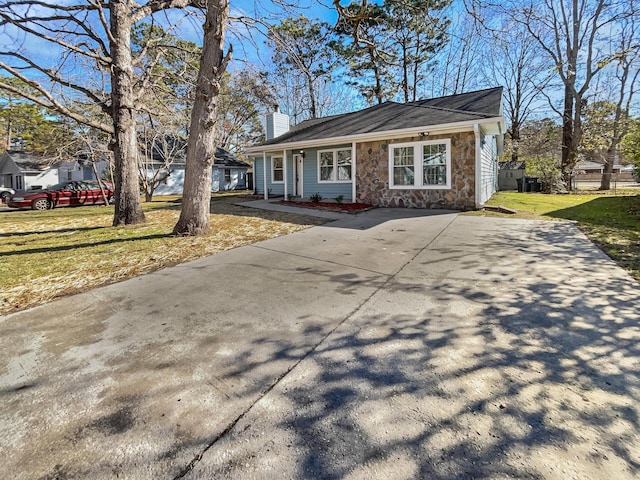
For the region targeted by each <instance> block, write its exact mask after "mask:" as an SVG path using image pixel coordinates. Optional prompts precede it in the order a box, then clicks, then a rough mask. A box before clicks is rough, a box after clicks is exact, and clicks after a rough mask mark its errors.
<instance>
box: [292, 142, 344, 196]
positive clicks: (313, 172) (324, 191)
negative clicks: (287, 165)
mask: <svg viewBox="0 0 640 480" xmlns="http://www.w3.org/2000/svg"><path fill="white" fill-rule="evenodd" d="M333 149H341V150H342V149H344V150H350V149H351V144H347V145H329V146H326V147H321V148H309V149H305V151H304V154H305V155H304V161H303V190H304V197H305V198H309V197H310V196H311V195H313V194H315V193H319V194H320V195H322V198H336V197H337V196H338V195H342V196H343V197H344V200H343V201H345V202H351V201H352V198H351V193H352V187H351V182H319V181H318V179H319V169H318V151H320V150H333ZM352 155H353V152H352ZM352 158H353V157H352ZM351 173H352V174H353V165H352V167H351ZM352 181H353V179H352Z"/></svg>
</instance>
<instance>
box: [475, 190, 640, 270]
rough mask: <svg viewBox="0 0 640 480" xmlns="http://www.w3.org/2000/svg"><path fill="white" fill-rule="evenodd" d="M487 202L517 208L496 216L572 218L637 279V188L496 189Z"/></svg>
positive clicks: (639, 253)
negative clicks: (566, 191) (607, 190)
mask: <svg viewBox="0 0 640 480" xmlns="http://www.w3.org/2000/svg"><path fill="white" fill-rule="evenodd" d="M487 205H493V206H499V205H503V206H505V207H508V208H512V209H515V210H517V211H518V213H517V214H516V215H508V214H496V215H498V216H505V217H512V218H513V217H517V218H527V219H542V220H551V219H556V220H560V219H561V220H573V221H575V222H576V224H577V226H578V227H579V228H580V230H582V231H583V232H584V233H585V235H587V237H589V239H591V241H592V242H594V243H595V244H596V245H598V246H599V247H600V248H601V249H602V250H603V251H604V252H605V253H606V254H607V255H609V256H610V257H611V258H612V259H613V260H614V261H615V262H616V263H618V264H619V265H620V266H622V267H623V268H625V269H626V270H628V271H629V273H631V275H632V276H633V277H634V278H636V280H639V281H640V192H639V191H638V189H637V188H636V189H627V190H621V189H618V190H617V192H616V194H615V195H614V194H612V193H603V192H598V191H590V192H585V193H581V194H572V195H544V194H529V193H516V192H498V193H496V194H495V195H494V196H493V197H492V198H491V200H489V201H488V202H487ZM476 213H477V212H476ZM482 213H484V214H488V213H487V212H482ZM492 215H493V214H492Z"/></svg>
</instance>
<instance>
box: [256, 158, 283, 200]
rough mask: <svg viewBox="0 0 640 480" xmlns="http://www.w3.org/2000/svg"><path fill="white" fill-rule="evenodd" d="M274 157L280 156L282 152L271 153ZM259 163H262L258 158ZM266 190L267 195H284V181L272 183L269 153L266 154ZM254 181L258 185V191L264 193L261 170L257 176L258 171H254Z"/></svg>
mask: <svg viewBox="0 0 640 480" xmlns="http://www.w3.org/2000/svg"><path fill="white" fill-rule="evenodd" d="M273 156H275V157H281V156H282V154H279V155H278V154H275V155H273ZM260 163H261V164H262V160H260ZM266 170H267V192H269V195H271V196H274V195H284V182H283V183H273V182H272V181H271V155H267V169H266ZM256 179H257V181H256V183H257V184H258V187H259V189H260V190H259V193H264V182H263V178H262V172H260V176H258V172H256Z"/></svg>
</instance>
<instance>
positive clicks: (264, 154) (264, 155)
mask: <svg viewBox="0 0 640 480" xmlns="http://www.w3.org/2000/svg"><path fill="white" fill-rule="evenodd" d="M262 173H263V175H262V182H263V184H264V199H265V200H269V191H268V190H267V152H262Z"/></svg>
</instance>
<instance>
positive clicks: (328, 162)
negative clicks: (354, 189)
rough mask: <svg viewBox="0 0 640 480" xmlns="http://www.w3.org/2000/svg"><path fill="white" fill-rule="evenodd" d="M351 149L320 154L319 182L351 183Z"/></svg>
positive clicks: (320, 152)
mask: <svg viewBox="0 0 640 480" xmlns="http://www.w3.org/2000/svg"><path fill="white" fill-rule="evenodd" d="M351 166H352V160H351V149H350V148H349V149H335V150H321V151H319V152H318V182H320V183H322V182H332V183H339V182H351Z"/></svg>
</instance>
